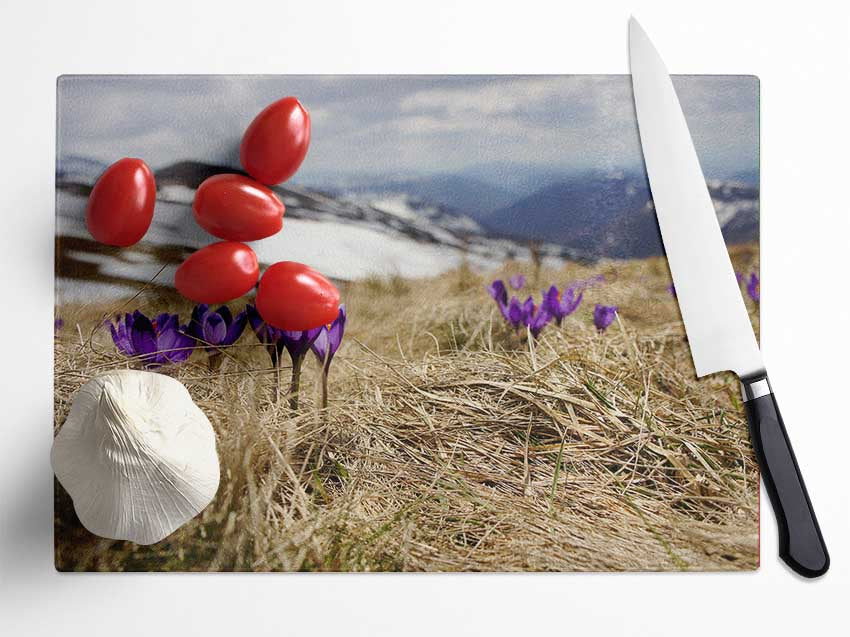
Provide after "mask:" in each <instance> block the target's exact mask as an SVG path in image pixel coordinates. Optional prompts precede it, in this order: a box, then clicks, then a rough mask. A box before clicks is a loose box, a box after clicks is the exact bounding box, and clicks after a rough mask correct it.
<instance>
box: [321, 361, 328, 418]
mask: <svg viewBox="0 0 850 637" xmlns="http://www.w3.org/2000/svg"><path fill="white" fill-rule="evenodd" d="M327 408H328V368H327V367H325V368H324V369H322V409H327Z"/></svg>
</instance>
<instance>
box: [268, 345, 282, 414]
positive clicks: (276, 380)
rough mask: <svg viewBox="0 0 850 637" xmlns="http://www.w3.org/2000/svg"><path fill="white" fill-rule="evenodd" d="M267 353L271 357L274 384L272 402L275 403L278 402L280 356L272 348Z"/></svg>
mask: <svg viewBox="0 0 850 637" xmlns="http://www.w3.org/2000/svg"><path fill="white" fill-rule="evenodd" d="M269 355H270V356H271V359H272V367H273V368H274V384H273V385H272V392H271V394H272V396H271V398H272V402H274V403H275V404H277V403H279V402H280V357H279V356H278V355H277V352H275V350H274V349H271V350H269Z"/></svg>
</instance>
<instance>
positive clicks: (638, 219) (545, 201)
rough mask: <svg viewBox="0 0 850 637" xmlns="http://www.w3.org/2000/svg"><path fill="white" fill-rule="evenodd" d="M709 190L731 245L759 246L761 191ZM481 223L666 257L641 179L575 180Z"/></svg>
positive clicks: (509, 233)
mask: <svg viewBox="0 0 850 637" xmlns="http://www.w3.org/2000/svg"><path fill="white" fill-rule="evenodd" d="M707 186H708V189H709V193H710V195H711V198H712V201H713V203H714V205H715V209H716V211H717V217H718V221H719V222H720V225H721V229H722V230H723V234H724V236H725V237H726V239H727V241H728V242H730V243H743V242H747V241H754V240H757V239H758V228H759V226H758V214H759V203H758V201H759V199H758V198H759V189H758V187H757V186H754V185H748V184H746V183H743V182H740V183H739V182H728V181H718V180H709V181H708V182H707ZM481 223H482V224H483V225H484V226H485V227H486V228H487V229H489V230H490V231H491V232H493V233H496V234H500V235H503V236H506V237H511V238H514V239H531V238H536V237H547V240H549V241H552V242H554V243H558V244H560V245H563V246H565V247H568V248H572V249H576V250H581V251H585V252H590V253H592V254H596V255H599V256H606V257H615V258H638V257H647V256H652V255H659V254H663V247H662V243H661V235H660V232H659V230H658V221H657V219H656V217H655V212H654V208H653V206H652V197H651V194H650V190H649V184H648V182H647V179H646V176H645V175H643V174H636V173H630V172H625V171H618V172H612V173H606V174H600V173H592V172H589V173H584V174H577V175H573V176H570V177H568V178H565V179H564V180H562V181H559V182H556V183H553V184H550V185H548V186H546V187H544V188H542V189H540V190H539V191H537V192H536V193H534V194H532V195H529V196H528V197H524V198H523V199H520V200H519V201H517V202H515V203H513V204H512V205H510V206H507V207H505V208H502V209H501V210H496V211H494V212H493V213H492V214H490V215H488V216H486V217H484V218H483V219H482V220H481Z"/></svg>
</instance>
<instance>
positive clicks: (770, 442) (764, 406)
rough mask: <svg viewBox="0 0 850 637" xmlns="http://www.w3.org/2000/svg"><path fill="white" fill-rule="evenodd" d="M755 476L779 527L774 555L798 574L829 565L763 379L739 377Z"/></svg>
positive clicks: (818, 572) (816, 571) (823, 570)
mask: <svg viewBox="0 0 850 637" xmlns="http://www.w3.org/2000/svg"><path fill="white" fill-rule="evenodd" d="M742 387H743V393H744V399H745V401H746V402H745V403H744V405H745V407H746V410H747V421H748V422H749V425H750V436H751V438H752V441H753V449H754V450H755V453H756V458H757V459H758V463H759V468H760V469H761V477H762V479H763V480H764V487H765V489H766V490H767V495H768V496H769V497H770V502H771V504H772V505H773V512H774V514H775V515H776V523H777V526H778V527H779V557H781V558H782V559H783V560H784V561H785V563H786V564H788V566H790V567H791V568H792V569H793V570H794V571H795V572H797V573H799V574H800V575H802V576H803V577H818V576H820V575H823V574H824V573H826V571H827V569H829V553H828V552H827V550H826V544H824V541H823V536H822V535H821V532H820V527H819V526H818V520H817V518H816V517H815V511H814V509H813V508H812V502H811V500H809V494H808V492H807V491H806V485H805V483H804V482H803V476H802V475H800V467H798V466H797V459H796V458H795V457H794V450H793V449H792V448H791V441H790V440H788V434H787V433H786V432H785V425H784V424H783V422H782V416H781V415H780V413H779V408H778V407H777V406H776V399H775V398H774V397H773V393H766V394H764V393H763V391H764V389H762V391H759V388H766V391H768V392H770V386H769V384H768V383H767V378H766V377H763V378H760V379H754V380H749V381H742Z"/></svg>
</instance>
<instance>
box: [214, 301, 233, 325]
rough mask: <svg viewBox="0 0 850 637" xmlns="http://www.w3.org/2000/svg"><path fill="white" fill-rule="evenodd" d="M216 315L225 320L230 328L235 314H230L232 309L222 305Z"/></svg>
mask: <svg viewBox="0 0 850 637" xmlns="http://www.w3.org/2000/svg"><path fill="white" fill-rule="evenodd" d="M215 313H216V314H218V315H219V316H220V317H221V318H223V319H224V324H225V325H228V326H229V325H230V324H231V323H233V314H231V313H230V308H229V307H227V306H226V305H222V306H221V307H220V308H218V309H217V310H216V311H215Z"/></svg>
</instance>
